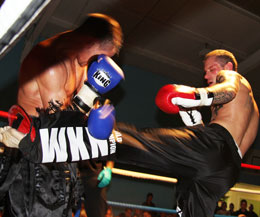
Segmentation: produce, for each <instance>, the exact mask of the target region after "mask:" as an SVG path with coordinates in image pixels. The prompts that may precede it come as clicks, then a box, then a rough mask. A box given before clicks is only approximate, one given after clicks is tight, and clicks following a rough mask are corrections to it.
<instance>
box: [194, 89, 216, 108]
mask: <svg viewBox="0 0 260 217" xmlns="http://www.w3.org/2000/svg"><path fill="white" fill-rule="evenodd" d="M197 90H198V92H199V94H200V106H204V105H206V106H210V105H211V104H212V101H213V94H211V93H210V92H208V91H207V90H206V89H205V88H197Z"/></svg>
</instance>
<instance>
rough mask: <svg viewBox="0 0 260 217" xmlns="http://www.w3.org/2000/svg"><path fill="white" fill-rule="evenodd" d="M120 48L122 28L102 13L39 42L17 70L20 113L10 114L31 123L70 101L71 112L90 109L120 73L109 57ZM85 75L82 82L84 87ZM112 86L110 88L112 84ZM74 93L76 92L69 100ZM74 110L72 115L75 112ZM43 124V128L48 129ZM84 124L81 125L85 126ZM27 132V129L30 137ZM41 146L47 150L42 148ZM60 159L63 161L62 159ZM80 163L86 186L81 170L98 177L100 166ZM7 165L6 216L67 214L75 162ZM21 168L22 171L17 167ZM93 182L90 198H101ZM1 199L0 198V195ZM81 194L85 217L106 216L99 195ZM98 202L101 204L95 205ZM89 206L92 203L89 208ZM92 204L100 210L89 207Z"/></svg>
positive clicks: (20, 127)
mask: <svg viewBox="0 0 260 217" xmlns="http://www.w3.org/2000/svg"><path fill="white" fill-rule="evenodd" d="M121 45H122V30H121V27H120V25H119V23H118V22H117V21H116V20H114V19H113V18H111V17H109V16H106V15H104V14H89V15H88V17H87V19H86V20H85V22H84V23H83V24H82V25H81V26H80V27H78V28H76V29H75V30H71V31H67V32H64V33H60V34H58V35H56V36H54V37H52V38H49V39H47V40H45V41H42V42H40V43H39V44H37V45H36V46H35V47H34V48H33V49H32V51H31V52H30V53H29V55H28V56H27V57H26V58H25V60H24V61H23V63H22V66H21V69H20V73H19V90H18V98H17V100H18V104H19V105H20V106H21V107H22V109H19V108H17V107H15V108H11V110H10V112H11V113H15V114H14V115H17V113H19V114H22V116H23V117H27V116H26V114H25V113H27V114H28V115H29V116H30V117H29V118H28V117H27V120H28V119H32V121H33V120H34V117H35V118H36V117H38V116H39V112H42V110H44V111H45V112H46V114H47V113H48V114H52V113H53V114H54V113H55V112H56V111H59V110H60V109H61V110H62V109H64V108H67V107H68V106H69V105H70V104H71V101H72V99H73V101H75V105H76V106H74V109H75V108H76V110H85V112H88V111H89V109H90V108H91V107H92V106H93V102H94V99H95V98H97V97H99V96H100V95H102V94H103V93H105V92H107V91H108V90H107V89H111V88H113V87H111V88H110V86H112V83H113V82H112V81H111V80H113V77H114V76H119V80H120V79H122V78H123V74H122V71H121V69H119V67H118V66H116V64H115V63H113V61H111V59H110V58H109V57H111V56H113V55H115V54H116V53H118V52H119V50H120V48H121ZM100 54H102V55H105V56H101V55H100ZM93 56H99V58H98V59H97V60H95V61H94V63H92V61H93V60H92V57H93ZM90 62H91V63H92V64H91V66H93V67H92V68H93V70H91V71H92V73H97V74H95V75H94V74H92V76H90V75H89V71H90V69H89V68H88V65H89V63H90ZM110 68H115V70H114V71H113V70H112V71H113V74H111V73H110V72H108V71H111V70H110ZM87 71H88V73H87ZM87 74H88V81H87V82H85V84H84V81H85V80H86V79H87ZM91 79H92V80H94V81H91ZM95 79H96V80H99V79H100V80H99V81H97V82H99V83H98V84H97V83H96V81H95ZM91 82H92V83H91ZM95 84H96V86H95ZM113 85H114V86H115V85H116V84H115V83H113ZM98 86H102V88H98ZM76 93H78V94H77V95H76V96H75V94H76ZM74 96H75V97H74ZM23 110H24V111H23ZM74 112H75V113H78V111H74ZM54 115H55V114H54ZM78 117H81V118H82V120H78V119H74V120H72V119H73V117H70V118H69V116H68V117H66V116H63V122H64V123H65V122H66V120H67V121H69V120H70V119H71V120H72V125H73V124H75V122H76V120H78V123H77V124H79V123H82V122H83V121H84V120H85V119H86V117H85V116H84V114H83V115H81V116H78ZM79 119H80V118H79ZM41 121H43V122H44V121H46V119H41ZM25 122H26V121H23V122H22V123H18V124H17V121H14V122H13V124H12V126H13V127H15V128H17V127H18V130H19V131H20V132H23V133H29V132H28V129H29V130H30V124H29V128H28V125H26V124H25ZM37 123H39V122H37ZM64 123H63V124H64ZM41 124H42V123H41ZM47 124H48V123H46V125H45V127H48V125H47ZM84 124H85V125H84V126H86V122H84ZM17 125H18V126H17ZM33 130H34V129H32V130H31V131H30V132H31V134H32V133H33ZM35 136H36V137H35ZM35 138H37V132H36V135H33V136H32V137H30V139H31V140H32V141H33V140H34V139H35ZM87 139H88V138H87ZM46 148H47V149H48V147H46ZM60 156H61V157H64V155H60ZM47 157H50V156H47ZM58 159H59V158H58ZM56 160H57V156H56ZM82 163H83V165H82V166H81V169H82V179H83V182H85V183H84V184H85V185H84V187H86V188H87V187H88V186H87V184H86V182H87V181H86V179H87V178H88V175H89V174H90V173H89V172H88V171H85V169H87V168H88V170H89V171H90V172H91V173H92V174H91V175H92V176H93V173H94V171H95V173H97V174H95V175H96V176H98V174H99V172H100V171H101V170H102V169H103V167H102V164H96V162H94V161H93V162H91V163H90V162H89V161H88V162H86V161H84V162H82ZM10 164H12V165H13V166H12V168H11V169H8V168H7V169H6V170H4V171H3V170H2V171H0V172H1V177H3V179H1V180H0V181H1V185H0V191H1V192H0V193H4V191H5V190H7V189H8V194H7V195H8V200H7V201H8V205H7V206H6V207H5V215H6V216H46V217H48V216H57V217H61V216H70V215H71V208H72V205H73V203H75V201H73V200H74V198H75V197H74V196H75V194H76V187H75V185H76V184H77V182H76V178H77V177H76V173H77V172H76V165H75V164H73V163H70V164H67V163H65V164H64V163H62V164H33V163H31V162H30V161H27V160H26V159H25V158H24V156H22V158H21V159H20V160H19V158H17V159H14V160H12V161H11V162H10ZM5 165H6V164H5ZM21 167H22V169H20V168H21ZM90 167H91V168H90ZM10 171H11V172H10ZM7 172H8V173H7ZM6 173H7V174H6ZM11 173H14V174H13V175H12V176H13V177H12V178H10V177H9V174H11ZM107 173H108V174H111V172H110V173H109V170H107V171H106V173H105V175H106V174H107ZM83 174H84V175H83ZM102 175H103V176H102V177H101V178H104V179H106V178H107V177H105V176H104V174H102ZM6 176H7V178H6ZM10 176H11V175H10ZM95 179H96V183H95V184H93V186H94V187H95V188H97V189H98V190H97V191H96V194H99V195H101V194H103V193H101V189H100V188H98V187H97V184H98V180H97V177H96V178H95ZM2 181H3V182H2ZM101 181H103V180H101ZM105 181H106V182H107V181H108V180H105ZM93 186H91V188H93ZM103 186H104V185H103ZM103 186H102V187H103ZM89 187H90V186H89ZM92 192H93V191H92ZM2 195H3V194H0V196H2ZM86 196H87V197H86V199H85V201H87V200H88V201H89V202H88V201H87V203H86V205H85V207H86V209H87V208H88V207H90V209H92V210H93V209H94V211H93V212H94V213H96V214H91V213H88V216H90V217H91V216H94V217H97V216H99V215H100V216H101V215H102V213H101V214H97V212H99V210H101V209H102V208H101V206H102V207H103V208H104V213H105V212H106V207H105V198H104V195H101V196H95V195H90V194H88V195H86ZM99 202H100V203H102V204H100V205H99V204H98V203H99ZM93 203H94V205H92V204H93ZM95 204H96V205H97V206H99V208H100V209H95ZM92 210H91V211H92Z"/></svg>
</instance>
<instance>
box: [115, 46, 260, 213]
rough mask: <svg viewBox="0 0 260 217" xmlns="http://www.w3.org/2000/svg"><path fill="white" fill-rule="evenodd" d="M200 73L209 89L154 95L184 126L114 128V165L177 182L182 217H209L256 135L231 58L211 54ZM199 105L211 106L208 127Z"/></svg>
mask: <svg viewBox="0 0 260 217" xmlns="http://www.w3.org/2000/svg"><path fill="white" fill-rule="evenodd" d="M204 70H205V76H204V78H205V79H206V81H207V83H208V85H209V86H208V87H205V88H193V87H188V86H184V85H174V84H169V85H165V86H164V87H162V88H161V89H160V90H159V91H158V94H157V96H156V101H155V102H156V104H157V106H158V107H159V108H160V109H161V110H162V111H164V112H166V113H169V114H176V113H180V115H181V117H182V119H183V121H184V123H185V124H187V125H188V126H187V127H185V128H179V129H170V128H169V129H168V128H167V129H164V128H148V129H136V128H135V127H134V126H129V125H126V124H118V123H117V127H118V130H119V131H120V133H121V134H122V139H123V145H118V146H117V158H118V160H119V161H120V162H122V163H127V164H134V165H138V166H141V167H146V168H153V169H156V170H160V171H164V172H165V173H169V174H170V175H172V176H175V177H177V178H178V185H177V201H178V208H177V210H179V214H180V216H182V217H198V216H200V217H212V216H213V215H214V210H215V207H216V204H217V202H218V200H219V199H220V198H221V197H222V196H224V194H225V193H226V192H227V191H228V190H229V189H230V188H231V187H232V186H233V185H234V184H235V183H236V181H237V179H238V177H239V171H240V167H241V159H242V157H243V156H244V155H245V153H246V152H247V150H248V149H249V147H250V146H251V145H252V143H253V141H254V139H255V137H256V134H257V131H258V123H259V111H258V107H257V104H256V102H255V99H254V96H253V92H252V89H251V86H250V84H249V83H248V81H247V80H246V79H245V78H244V77H243V76H241V75H240V74H239V73H237V72H236V71H237V61H236V59H235V57H234V55H233V54H232V53H230V52H228V51H226V50H214V51H212V52H210V53H208V54H207V55H206V56H205V60H204ZM201 106H210V107H211V111H212V117H211V121H210V123H209V124H207V125H204V124H203V122H202V120H201V114H200V113H199V111H198V110H197V109H198V108H199V107H201Z"/></svg>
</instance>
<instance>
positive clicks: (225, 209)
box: [217, 201, 228, 215]
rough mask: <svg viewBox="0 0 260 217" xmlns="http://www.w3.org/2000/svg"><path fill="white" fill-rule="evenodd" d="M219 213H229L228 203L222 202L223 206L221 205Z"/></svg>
mask: <svg viewBox="0 0 260 217" xmlns="http://www.w3.org/2000/svg"><path fill="white" fill-rule="evenodd" d="M217 214H219V215H228V210H227V203H226V202H225V201H222V202H221V206H220V209H219V210H218V211H217Z"/></svg>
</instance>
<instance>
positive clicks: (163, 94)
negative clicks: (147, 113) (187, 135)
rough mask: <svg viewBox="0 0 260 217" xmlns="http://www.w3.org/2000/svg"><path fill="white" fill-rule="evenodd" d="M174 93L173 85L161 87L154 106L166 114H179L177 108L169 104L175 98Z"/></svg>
mask: <svg viewBox="0 0 260 217" xmlns="http://www.w3.org/2000/svg"><path fill="white" fill-rule="evenodd" d="M176 93H177V92H176V87H175V85H172V84H167V85H165V86H163V87H162V88H161V89H160V90H159V91H158V93H157V95H156V97H155V104H156V105H157V107H158V108H159V109H161V110H162V111H163V112H165V113H167V114H177V113H179V110H180V109H179V107H178V106H177V105H174V104H172V102H171V100H172V98H173V97H175V96H176Z"/></svg>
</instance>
